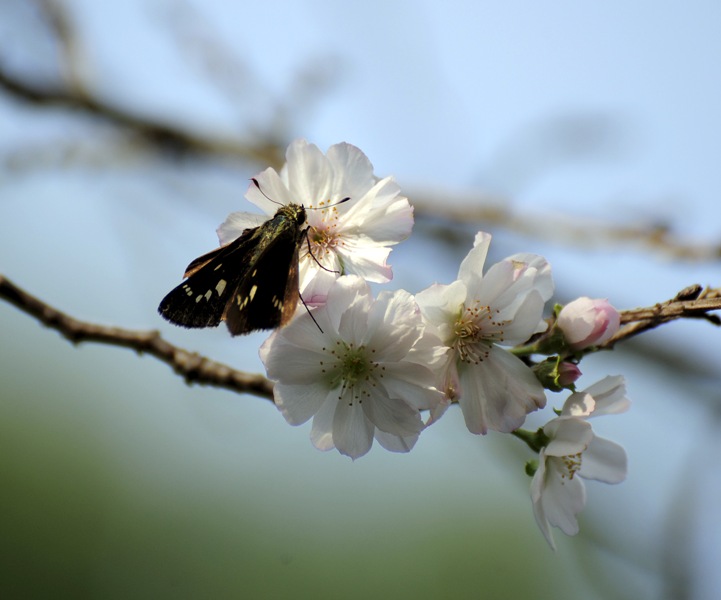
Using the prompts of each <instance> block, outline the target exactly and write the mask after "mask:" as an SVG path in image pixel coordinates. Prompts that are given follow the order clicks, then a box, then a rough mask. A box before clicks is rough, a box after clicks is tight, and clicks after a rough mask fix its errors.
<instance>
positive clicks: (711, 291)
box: [599, 284, 721, 350]
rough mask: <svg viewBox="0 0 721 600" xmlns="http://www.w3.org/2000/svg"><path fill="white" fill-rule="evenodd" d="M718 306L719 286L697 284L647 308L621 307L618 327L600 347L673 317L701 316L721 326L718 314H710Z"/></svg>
mask: <svg viewBox="0 0 721 600" xmlns="http://www.w3.org/2000/svg"><path fill="white" fill-rule="evenodd" d="M717 310H721V288H706V289H703V288H702V287H701V286H700V285H698V284H696V285H691V286H689V287H687V288H685V289H683V290H681V291H680V292H679V293H678V294H677V295H676V297H675V298H673V299H671V300H667V301H666V302H660V303H658V304H656V305H655V306H650V307H647V308H635V309H632V310H624V311H622V312H621V329H620V330H619V331H618V333H616V335H614V336H613V337H612V338H611V339H609V340H607V341H606V342H605V343H604V344H602V345H601V346H600V348H599V349H602V350H610V349H612V348H613V347H614V346H615V345H616V344H617V343H618V342H621V341H624V340H627V339H629V338H631V337H634V336H636V335H638V334H639V333H643V332H644V331H648V330H650V329H654V328H656V327H658V326H659V325H663V324H664V323H668V322H669V321H674V320H676V319H704V320H706V321H708V322H709V323H712V324H714V325H716V326H721V318H719V316H718V315H716V314H710V313H713V312H714V311H717Z"/></svg>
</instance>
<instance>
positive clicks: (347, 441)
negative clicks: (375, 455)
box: [333, 389, 375, 460]
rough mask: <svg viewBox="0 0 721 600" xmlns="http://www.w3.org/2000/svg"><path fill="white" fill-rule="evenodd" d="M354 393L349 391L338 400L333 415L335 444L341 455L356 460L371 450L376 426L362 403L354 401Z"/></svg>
mask: <svg viewBox="0 0 721 600" xmlns="http://www.w3.org/2000/svg"><path fill="white" fill-rule="evenodd" d="M353 393H354V390H352V389H348V390H346V391H345V393H344V394H343V397H342V398H341V399H340V400H338V405H337V406H336V409H335V414H334V415H333V444H334V445H335V447H336V448H337V449H338V451H339V452H340V453H341V454H344V455H346V456H350V457H351V458H352V459H354V460H355V459H356V458H358V457H359V456H363V455H364V454H366V453H367V452H368V451H369V450H370V449H371V445H372V444H373V433H374V430H375V426H374V425H373V423H371V421H370V420H369V419H368V418H367V417H366V415H365V411H364V409H363V406H362V405H361V403H360V402H358V401H357V400H356V401H353V400H352V394H353Z"/></svg>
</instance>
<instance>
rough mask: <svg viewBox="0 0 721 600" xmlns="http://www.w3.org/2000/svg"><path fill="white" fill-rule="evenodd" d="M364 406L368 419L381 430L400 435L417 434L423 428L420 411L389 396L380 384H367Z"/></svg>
mask: <svg viewBox="0 0 721 600" xmlns="http://www.w3.org/2000/svg"><path fill="white" fill-rule="evenodd" d="M365 390H366V392H367V394H368V395H367V396H366V397H365V398H363V401H362V406H363V412H365V415H366V417H367V418H368V420H369V421H370V422H371V423H373V425H375V426H376V427H377V428H378V429H380V430H381V431H385V432H386V433H390V434H392V435H396V436H399V437H408V436H413V435H417V434H419V433H420V432H421V430H422V429H423V421H422V419H421V414H420V412H419V411H418V410H417V409H415V408H413V407H412V406H411V405H410V404H408V403H407V402H405V401H404V400H401V399H400V398H389V397H388V395H387V392H386V390H384V389H383V388H382V387H380V386H377V387H376V386H372V385H368V386H365Z"/></svg>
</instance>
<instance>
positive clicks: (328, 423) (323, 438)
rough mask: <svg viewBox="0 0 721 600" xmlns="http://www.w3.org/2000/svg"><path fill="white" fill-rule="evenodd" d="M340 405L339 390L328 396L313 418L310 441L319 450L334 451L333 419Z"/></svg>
mask: <svg viewBox="0 0 721 600" xmlns="http://www.w3.org/2000/svg"><path fill="white" fill-rule="evenodd" d="M337 404H338V390H335V391H334V392H333V393H331V394H329V395H328V398H327V401H326V402H324V403H323V404H322V405H321V407H320V409H319V410H318V412H317V413H316V414H315V416H314V417H313V427H312V428H311V430H310V441H311V442H312V443H313V445H314V446H315V447H316V448H318V450H323V451H324V452H325V451H327V450H332V449H333V448H335V445H334V444H333V417H334V416H335V409H336V406H337Z"/></svg>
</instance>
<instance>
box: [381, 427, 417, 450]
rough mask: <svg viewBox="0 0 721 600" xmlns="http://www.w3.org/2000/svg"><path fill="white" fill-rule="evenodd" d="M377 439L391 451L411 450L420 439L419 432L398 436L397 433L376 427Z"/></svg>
mask: <svg viewBox="0 0 721 600" xmlns="http://www.w3.org/2000/svg"><path fill="white" fill-rule="evenodd" d="M375 439H376V441H377V442H378V443H379V444H380V445H381V446H383V447H384V448H385V449H386V450H389V451H390V452H410V451H411V450H412V449H413V446H415V445H416V442H417V441H418V434H416V435H412V436H409V437H398V436H397V435H392V434H390V433H385V432H384V431H381V430H380V429H376V432H375Z"/></svg>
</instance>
